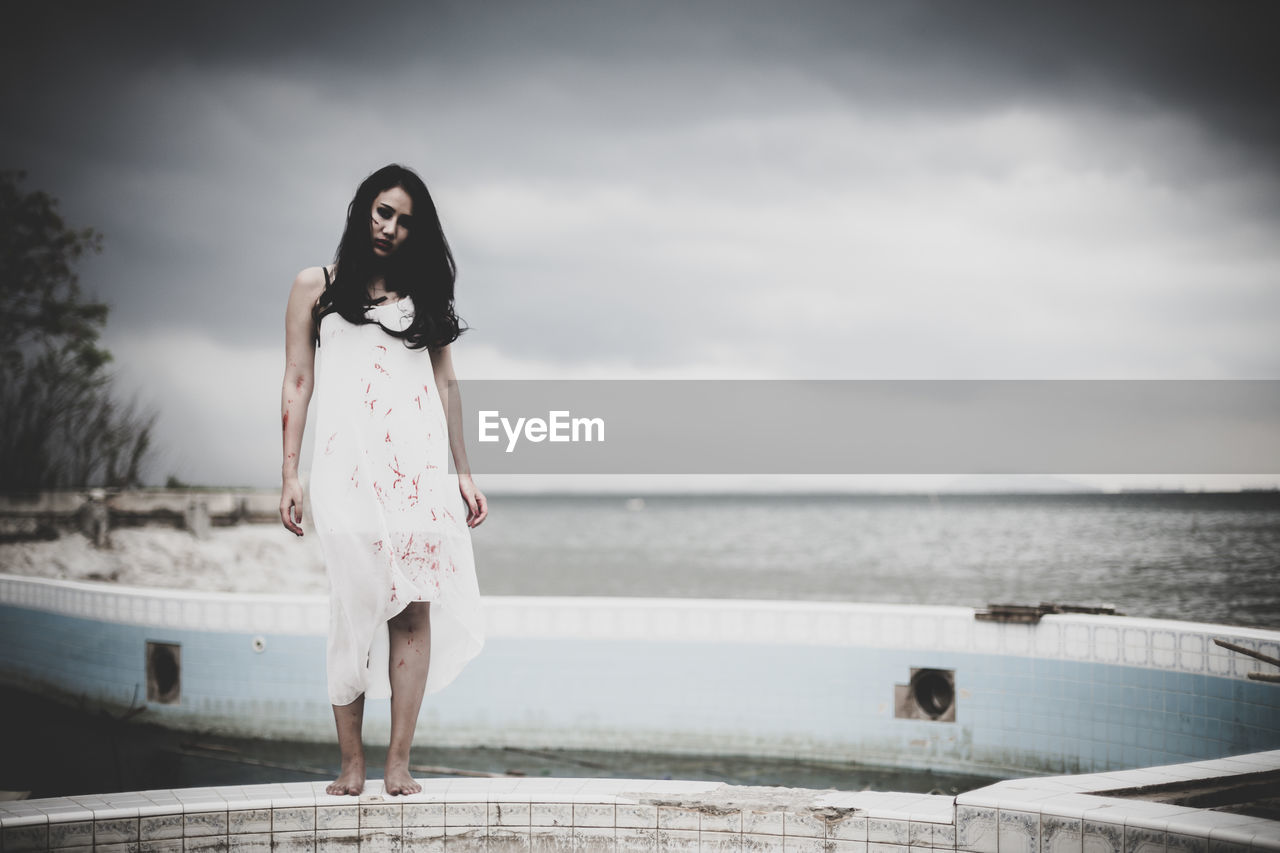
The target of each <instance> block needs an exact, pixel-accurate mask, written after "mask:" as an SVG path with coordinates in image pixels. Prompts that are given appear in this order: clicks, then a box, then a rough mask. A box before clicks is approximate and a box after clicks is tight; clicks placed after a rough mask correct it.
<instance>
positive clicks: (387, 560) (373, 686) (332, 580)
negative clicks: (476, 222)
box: [310, 297, 485, 705]
mask: <svg viewBox="0 0 1280 853" xmlns="http://www.w3.org/2000/svg"><path fill="white" fill-rule="evenodd" d="M412 311H413V302H412V301H411V300H410V299H409V298H408V297H405V298H404V299H402V300H400V301H399V302H392V303H386V302H384V303H381V304H379V305H377V306H375V307H373V308H370V309H369V312H368V314H367V315H366V316H372V317H375V318H376V319H377V320H378V321H379V322H380V323H382V324H383V325H385V326H387V327H388V328H392V329H396V330H400V329H403V328H405V327H407V326H408V324H409V321H410V320H411V319H412ZM314 405H315V421H314V426H315V431H314V433H313V437H312V454H311V459H312V464H311V484H310V491H311V513H312V518H313V521H314V527H315V532H316V534H317V535H318V536H319V539H320V547H321V551H322V553H323V555H324V562H325V567H326V570H327V572H328V576H329V594H330V611H331V612H330V622H329V640H328V649H327V650H328V655H327V671H328V685H329V699H330V701H331V702H332V703H333V704H334V705H346V704H348V703H350V702H353V701H355V700H356V699H357V698H358V697H359V696H360V694H361V693H363V694H365V696H366V697H368V698H371V699H376V698H385V697H387V696H390V695H391V684H390V679H389V676H388V666H389V665H393V662H390V661H389V660H388V651H389V643H388V634H387V620H388V619H390V618H391V617H393V616H395V615H396V614H398V613H400V612H401V611H402V610H404V608H405V607H406V606H408V604H409V603H410V602H412V601H430V602H432V604H431V609H430V622H431V647H430V664H429V668H428V671H427V686H426V692H427V693H435V692H436V691H438V690H441V689H443V688H444V687H446V686H447V685H448V684H449V683H450V682H451V681H453V679H454V678H455V677H457V675H458V673H460V672H461V671H462V669H463V667H465V666H466V664H467V663H468V662H469V661H470V660H471V659H472V658H474V657H475V656H476V655H478V654H479V653H480V649H481V648H482V647H483V645H484V633H485V628H484V615H483V611H482V608H481V603H480V590H479V586H478V584H477V582H476V570H475V559H474V557H473V555H472V550H471V530H470V528H468V527H467V523H466V518H467V507H466V503H465V502H464V501H463V499H462V495H461V494H460V493H459V491H458V478H457V475H456V474H451V473H450V472H449V467H448V462H449V456H448V454H449V439H448V430H447V428H446V424H445V415H444V407H443V406H442V405H441V402H440V395H439V393H438V391H437V389H436V384H435V377H434V373H433V371H432V367H431V356H430V354H429V353H428V352H427V350H425V349H420V350H412V349H409V348H408V347H406V346H405V345H404V342H403V341H402V340H400V339H398V338H393V337H392V336H391V335H388V334H387V333H386V332H385V331H383V330H382V328H381V327H380V326H378V325H377V324H369V325H353V324H352V323H349V322H347V320H346V319H344V318H343V317H342V316H341V315H339V314H337V313H331V314H327V315H325V317H324V318H323V320H321V323H320V346H319V348H318V349H317V350H316V382H315V401H314ZM396 663H398V662H396Z"/></svg>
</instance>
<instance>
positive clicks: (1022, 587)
mask: <svg viewBox="0 0 1280 853" xmlns="http://www.w3.org/2000/svg"><path fill="white" fill-rule="evenodd" d="M473 541H474V543H475V549H476V565H477V570H478V573H479V580H480V589H481V592H482V593H484V594H488V595H607V596H615V595H617V596H662V597H666V596H670V597H689V598H752V599H766V600H780V599H804V600H819V601H857V602H885V603H899V604H953V605H966V606H972V607H981V606H984V605H986V604H989V603H994V602H998V603H1022V604H1039V603H1041V602H1057V603H1067V604H1085V605H1092V604H1111V605H1114V606H1115V607H1116V608H1117V609H1118V610H1119V611H1120V612H1122V613H1124V614H1127V615H1131V616H1145V617H1155V618H1164V619H1185V620H1191V621H1197V622H1214V623H1222V624H1229V625H1248V626H1258V627H1268V628H1276V627H1280V493H1277V492H1240V493H1213V494H1195V493H1186V494H1184V493H1149V494H1062V495H924V494H920V495H749V496H745V495H733V496H729V495H723V496H714V495H713V496H707V495H682V496H672V495H645V496H629V495H592V496H586V495H584V496H564V495H556V496H518V497H517V496H497V497H494V498H493V500H492V517H491V519H490V520H489V521H487V522H486V523H485V524H484V525H483V526H482V527H480V528H479V529H478V530H477V531H476V533H475V535H474V540H473Z"/></svg>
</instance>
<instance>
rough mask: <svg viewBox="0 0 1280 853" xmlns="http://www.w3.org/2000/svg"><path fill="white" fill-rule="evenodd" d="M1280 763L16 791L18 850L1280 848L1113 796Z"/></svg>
mask: <svg viewBox="0 0 1280 853" xmlns="http://www.w3.org/2000/svg"><path fill="white" fill-rule="evenodd" d="M1277 770H1280V753H1274V752H1273V753H1269V754H1260V755H1248V756H1241V757H1240V758H1237V759H1230V760H1226V761H1210V762H1202V763H1199V764H1192V765H1177V766H1172V767H1154V768H1150V769H1147V770H1140V771H1129V772H1121V773H1115V774H1106V775H1102V776H1068V777H1048V778H1041V779H1033V780H1028V781H1025V782H1002V783H999V784H997V785H993V786H990V787H988V788H983V789H980V790H977V791H971V792H969V793H968V794H962V795H960V796H958V797H954V798H953V797H944V796H922V795H920V794H897V793H880V792H874V791H859V792H846V791H815V790H806V789H803V788H764V787H739V786H732V785H725V784H721V783H718V782H700V781H682V780H668V781H659V780H652V779H427V780H424V781H423V790H422V791H421V792H420V793H418V794H411V795H409V796H396V797H390V796H384V795H383V793H382V786H381V784H380V783H379V782H377V781H371V782H370V783H369V784H367V785H366V788H365V792H364V793H363V794H362V795H361V796H359V797H354V796H342V797H334V796H329V795H327V794H325V793H324V786H325V783H324V782H316V783H309V782H299V783H286V784H281V785H247V786H243V787H240V786H235V787H219V788H197V789H181V790H174V791H142V792H136V793H122V794H100V795H93V796H84V797H61V798H56V799H45V800H28V801H23V802H15V803H0V828H2V829H3V846H4V851H5V853H25V851H44V850H54V851H65V853H81V852H82V851H88V850H95V851H99V853H191V851H208V853H226V851H228V850H236V851H254V852H255V853H329V851H346V853H351V851H370V853H372V852H373V851H376V853H399V851H401V850H405V851H408V850H413V851H446V850H448V851H459V852H461V851H486V850H487V851H498V850H511V851H547V853H551V851H556V853H574V851H584V852H585V853H596V851H609V853H659V851H699V850H702V851H712V853H746V851H752V853H932V851H938V853H1255V851H1256V853H1262V851H1267V853H1274V851H1276V850H1280V822H1277V821H1274V820H1266V819H1262V818H1258V817H1255V816H1250V815H1241V814H1230V813H1224V812H1218V811H1208V810H1204V809H1196V808H1190V807H1187V806H1180V805H1171V804H1166V803H1156V802H1142V801H1135V800H1132V799H1122V798H1119V797H1116V796H1111V795H1109V794H1108V792H1110V791H1112V790H1114V789H1116V788H1137V787H1150V786H1152V785H1157V786H1158V785H1161V784H1167V783H1170V782H1185V781H1186V780H1189V779H1194V780H1206V779H1207V780H1212V781H1214V782H1215V783H1227V784H1230V783H1231V782H1232V781H1233V780H1238V779H1239V778H1241V777H1242V776H1246V775H1247V774H1251V773H1258V772H1264V773H1266V772H1275V771H1277Z"/></svg>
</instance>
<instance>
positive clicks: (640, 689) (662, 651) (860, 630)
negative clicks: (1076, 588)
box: [0, 575, 1280, 775]
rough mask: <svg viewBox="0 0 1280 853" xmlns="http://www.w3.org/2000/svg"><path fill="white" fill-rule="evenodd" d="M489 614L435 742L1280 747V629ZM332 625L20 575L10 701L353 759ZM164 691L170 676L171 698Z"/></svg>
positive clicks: (432, 718)
mask: <svg viewBox="0 0 1280 853" xmlns="http://www.w3.org/2000/svg"><path fill="white" fill-rule="evenodd" d="M484 604H485V614H486V621H487V626H488V635H487V640H486V647H485V649H484V651H483V652H482V653H481V654H480V656H479V657H478V658H477V659H476V660H474V661H473V662H472V663H471V664H469V666H468V667H467V669H466V670H465V671H464V672H463V673H462V674H461V675H460V676H459V677H458V679H457V680H456V681H455V682H454V683H453V684H451V685H450V686H449V687H448V688H447V689H446V690H444V691H442V692H441V693H439V694H434V695H432V696H430V697H428V698H427V702H426V703H425V705H424V708H423V711H422V716H421V719H420V722H419V725H418V729H417V732H418V738H419V740H420V742H422V743H424V744H425V743H431V744H435V745H441V746H477V745H484V746H490V747H497V746H518V747H526V748H545V747H564V748H597V749H625V750H653V751H665V752H681V753H702V754H738V755H759V756H771V757H784V758H785V757H793V758H810V759H822V760H835V761H853V762H863V763H870V764H884V765H889V766H898V767H920V768H925V767H927V768H933V769H937V770H954V771H959V772H973V773H989V774H991V775H1016V774H1025V773H1061V772H1101V771H1107V770H1114V769H1118V768H1129V767H1143V766H1149V765H1156V764H1167V763H1176V762H1181V761H1191V760H1198V759H1205V758H1217V757H1220V756H1225V755H1231V754H1237V753H1245V752H1255V751H1259V750H1267V749H1276V748H1280V685H1276V684H1268V683H1262V682H1256V681H1250V680H1248V679H1247V674H1248V673H1249V672H1252V671H1256V670H1258V669H1259V668H1260V667H1261V665H1260V664H1259V663H1258V662H1257V661H1255V660H1253V659H1251V658H1248V657H1244V656H1241V655H1238V654H1234V653H1231V652H1228V651H1226V650H1225V649H1221V648H1219V647H1217V646H1216V645H1214V644H1213V643H1212V638H1214V637H1223V638H1225V639H1229V640H1230V641H1232V642H1234V643H1237V644H1239V645H1242V646H1245V647H1249V648H1253V649H1257V650H1260V651H1263V652H1264V653H1268V654H1271V655H1273V656H1280V632H1275V631H1260V630H1251V629H1244V628H1228V627H1222V626H1211V625H1200V624H1194V623H1184V622H1171V621H1161V620H1148V619H1133V618H1127V617H1116V616H1093V615H1076V614H1063V615H1049V616H1045V617H1044V618H1043V619H1042V620H1041V621H1040V622H1039V624H1035V625H1022V624H1003V623H991V622H979V621H976V620H975V619H974V612H973V610H971V609H969V608H959V607H913V606H890V605H865V604H842V603H824V602H763V601H741V600H686V599H635V598H543V597H496V596H490V597H486V598H485V599H484ZM327 626H328V601H327V599H326V598H325V597H323V596H318V597H317V596H312V597H291V596H263V595H233V594H215V593H198V592H183V591H174V590H157V589H138V588H125V587H118V586H115V585H111V584H88V583H76V582H70V581H55V580H43V579H32V578H21V577H16V576H11V575H0V648H3V649H4V651H3V653H2V656H0V680H3V681H4V682H6V683H8V684H11V685H15V686H19V687H22V688H24V689H29V690H32V691H36V692H40V693H43V694H47V695H53V696H61V697H64V698H68V699H75V700H77V701H82V702H87V703H88V704H89V705H90V706H91V707H92V706H93V705H95V704H97V705H101V706H105V707H108V708H110V709H112V710H123V709H126V708H129V707H138V706H145V708H146V710H145V712H143V713H142V714H141V715H139V717H138V719H139V720H143V721H147V722H151V723H157V724H161V725H167V726H171V727H175V728H183V729H192V730H203V731H211V732H219V733H223V734H228V735H240V736H254V737H275V738H294V739H302V740H311V741H318V742H324V741H329V740H331V739H332V738H333V717H332V711H331V708H330V706H329V704H328V702H327V698H326V691H325V683H324V672H325V667H324V645H325V632H326V630H327ZM148 643H152V644H156V643H159V644H167V645H168V646H170V647H173V646H176V647H178V648H177V652H176V658H175V661H174V662H175V665H176V666H177V668H178V673H177V689H176V693H175V694H174V695H176V698H177V702H176V703H175V704H165V703H162V702H160V701H154V700H153V701H149V700H148V698H147V697H148V669H147V655H148ZM154 665H155V664H154V660H153V668H154ZM922 668H927V669H930V670H933V671H935V675H937V674H939V673H940V674H941V677H946V676H947V674H948V673H950V676H949V677H950V678H951V679H953V684H954V692H953V696H952V699H953V701H952V703H951V706H950V708H949V709H946V712H945V713H943V714H942V715H941V716H940V717H939V718H938V719H930V718H928V717H927V716H925V717H923V718H921V717H920V715H919V711H920V707H918V703H915V702H907V703H905V704H907V705H911V706H912V707H911V708H908V709H907V710H912V709H914V711H915V712H916V713H917V718H915V719H904V718H900V717H899V716H898V715H899V714H901V713H903V705H904V702H903V698H904V696H903V694H904V691H905V688H904V687H901V686H899V685H907V684H908V683H910V681H911V677H912V673H913V670H919V669H922ZM161 675H162V676H163V675H164V673H161ZM155 680H156V673H155V672H153V673H152V681H153V684H152V688H153V690H154V689H155V688H156V687H157V685H156V684H155V683H154V682H155ZM162 680H163V679H162ZM160 686H164V685H160ZM935 686H936V685H935ZM945 688H946V685H945V684H943V685H942V688H940V692H942V693H945ZM931 695H933V694H931ZM171 698H172V697H171ZM925 698H926V699H928V698H929V697H928V696H926V697H925ZM943 698H945V697H943ZM926 704H927V703H926ZM934 710H937V709H934ZM365 721H366V722H365V725H366V731H367V732H368V733H369V736H370V738H372V739H385V738H386V737H387V734H388V729H389V705H388V703H387V702H386V701H385V700H384V701H381V702H370V703H369V707H368V708H367V709H366V712H365Z"/></svg>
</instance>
